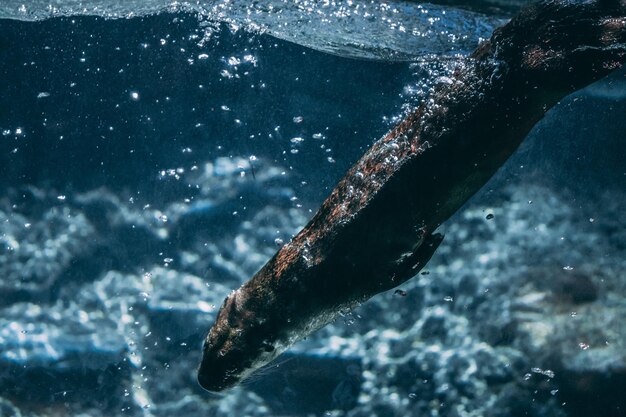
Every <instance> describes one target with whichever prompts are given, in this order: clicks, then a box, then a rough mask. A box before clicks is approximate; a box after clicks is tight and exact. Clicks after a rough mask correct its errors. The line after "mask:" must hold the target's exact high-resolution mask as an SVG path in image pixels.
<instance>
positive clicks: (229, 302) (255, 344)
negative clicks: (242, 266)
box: [198, 288, 284, 392]
mask: <svg viewBox="0 0 626 417" xmlns="http://www.w3.org/2000/svg"><path fill="white" fill-rule="evenodd" d="M250 304H251V303H250V302H247V297H246V296H245V290H243V289H241V288H240V289H239V290H237V291H234V292H233V293H231V294H230V295H229V296H228V297H227V298H226V300H225V301H224V304H223V305H222V308H221V309H220V311H219V313H218V315H217V318H216V320H215V324H214V325H213V327H212V328H211V330H210V331H209V334H208V335H207V337H206V339H205V341H204V347H203V352H202V362H201V363H200V368H199V369H198V382H199V383H200V385H201V386H202V387H203V388H204V389H206V390H207V391H211V392H219V391H224V390H226V389H229V388H232V387H234V386H235V385H237V384H238V383H239V382H241V381H242V380H244V379H245V378H247V377H248V376H249V375H250V374H252V373H253V372H254V371H256V370H257V369H259V368H261V367H262V366H263V365H266V364H267V363H269V362H271V361H272V360H273V359H275V358H276V357H277V356H278V355H279V354H280V353H282V351H283V350H284V349H277V348H276V344H275V343H274V342H273V341H274V340H275V339H274V338H271V335H272V333H273V332H272V331H271V328H272V327H273V326H271V322H272V321H271V320H267V318H266V317H265V316H264V315H263V314H261V312H260V311H259V310H258V309H257V308H251V307H254V306H251V305H250Z"/></svg>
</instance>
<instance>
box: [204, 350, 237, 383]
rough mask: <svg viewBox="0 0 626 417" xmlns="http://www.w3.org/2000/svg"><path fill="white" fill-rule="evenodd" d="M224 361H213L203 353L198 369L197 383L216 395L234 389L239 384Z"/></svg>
mask: <svg viewBox="0 0 626 417" xmlns="http://www.w3.org/2000/svg"><path fill="white" fill-rule="evenodd" d="M225 362H226V361H225V359H224V358H223V360H221V361H218V360H213V359H212V358H211V357H210V355H208V354H207V352H206V351H205V352H204V355H203V357H202V362H200V367H199V368H198V383H199V384H200V386H201V387H202V388H204V389H205V390H207V391H209V392H212V393H217V392H222V391H224V390H227V389H229V388H232V387H234V386H235V385H237V383H238V382H239V378H237V376H236V372H234V371H233V370H229V369H228V367H227V366H226V363H225Z"/></svg>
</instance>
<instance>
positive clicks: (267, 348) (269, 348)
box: [263, 343, 274, 353]
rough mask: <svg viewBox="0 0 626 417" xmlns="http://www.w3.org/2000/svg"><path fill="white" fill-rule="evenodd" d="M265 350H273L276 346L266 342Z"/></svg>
mask: <svg viewBox="0 0 626 417" xmlns="http://www.w3.org/2000/svg"><path fill="white" fill-rule="evenodd" d="M263 350H264V351H266V352H268V353H269V352H273V351H274V346H272V345H270V344H267V343H266V344H264V345H263Z"/></svg>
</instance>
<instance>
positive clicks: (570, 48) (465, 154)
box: [198, 0, 626, 391]
mask: <svg viewBox="0 0 626 417" xmlns="http://www.w3.org/2000/svg"><path fill="white" fill-rule="evenodd" d="M625 61H626V1H624V0H592V1H572V0H567V1H566V0H559V1H555V0H552V1H542V2H540V3H538V4H535V5H533V6H530V7H528V8H526V9H524V10H522V11H521V12H520V13H519V14H518V15H517V16H516V17H514V18H513V19H512V20H511V21H510V22H509V23H507V24H506V25H504V26H502V27H501V28H499V29H497V30H496V31H495V32H494V34H493V36H492V37H491V38H490V39H489V40H487V41H485V42H484V43H483V44H481V45H480V46H479V47H478V49H477V50H476V51H474V53H473V54H472V55H470V56H469V57H468V58H467V59H466V60H464V62H463V64H462V65H460V66H459V67H458V68H457V69H456V70H455V72H454V74H453V75H452V77H451V78H449V79H445V80H442V82H441V84H439V85H438V86H437V87H436V88H435V89H434V90H433V92H432V94H431V95H430V97H429V98H428V99H427V100H426V101H425V102H424V103H422V104H421V105H420V106H419V107H418V108H417V109H416V110H415V111H414V112H412V113H411V114H409V115H408V116H407V117H406V118H405V119H404V120H403V121H402V122H401V123H400V124H399V125H398V126H396V127H395V128H394V129H392V130H391V131H390V132H389V133H388V134H387V135H386V136H385V137H383V138H382V139H381V140H379V141H378V142H377V143H375V144H374V145H373V146H372V147H371V148H370V149H369V150H368V151H367V152H366V153H365V155H364V156H363V157H362V158H361V159H360V160H359V161H358V162H357V163H356V164H355V165H354V166H353V167H352V168H351V169H350V170H349V171H348V173H347V174H346V175H345V177H344V178H343V179H342V180H341V181H340V182H339V184H338V185H337V187H336V188H335V189H334V190H333V191H332V192H331V194H330V196H329V197H328V198H327V199H326V200H325V201H324V203H323V204H322V206H321V207H320V209H319V211H318V212H317V213H316V214H315V215H314V216H313V218H312V219H311V221H310V222H309V223H308V224H307V225H306V226H305V227H304V229H303V230H302V231H301V232H300V233H299V234H298V235H297V236H295V237H294V238H293V240H292V241H291V242H289V243H288V244H286V245H285V246H283V247H282V248H281V249H280V250H279V251H278V253H276V255H275V256H274V257H273V258H272V259H271V260H270V261H268V262H267V264H266V265H265V266H263V268H261V270H260V271H259V272H257V273H256V274H255V275H254V277H253V278H252V279H250V280H249V281H248V282H246V283H245V284H243V286H242V287H241V288H239V289H238V290H236V291H234V292H233V293H231V294H230V295H229V296H228V297H227V298H226V300H225V301H224V304H223V305H222V307H221V309H220V311H219V313H218V315H217V318H216V321H215V324H214V325H213V327H212V328H211V330H210V331H209V334H208V335H207V337H206V340H205V342H204V346H203V356H202V361H201V364H200V367H199V370H198V381H199V383H200V385H201V386H202V387H204V388H205V389H207V390H209V391H222V390H225V389H228V388H230V387H233V386H234V385H236V384H237V383H239V382H240V381H241V380H243V379H245V378H246V377H247V376H249V375H250V374H251V373H253V372H254V371H255V370H257V369H259V368H260V367H262V366H263V365H265V364H267V363H268V362H270V361H272V360H273V359H274V358H276V357H277V356H278V355H279V354H281V353H282V352H284V351H285V350H286V349H288V348H289V346H291V345H292V344H293V343H295V342H297V341H298V340H300V339H302V338H303V337H305V336H306V335H308V334H310V333H311V332H313V331H315V330H316V329H319V328H320V327H322V326H324V325H326V324H327V323H329V322H331V321H332V320H333V319H334V318H335V317H336V316H337V314H338V313H339V312H342V311H346V310H349V309H351V308H353V307H354V306H356V305H358V304H359V303H362V302H364V301H365V300H367V299H369V298H370V297H372V296H373V295H375V294H377V293H380V292H382V291H386V290H389V289H391V288H393V287H396V286H397V285H399V284H401V283H403V282H404V281H406V280H408V279H409V278H411V277H412V276H414V275H415V274H416V273H417V272H418V271H419V270H420V269H421V268H422V267H423V266H424V265H425V264H426V262H428V260H429V259H430V257H431V256H432V254H433V253H434V251H435V249H436V248H437V246H438V245H439V243H440V242H441V240H442V238H443V237H442V236H441V235H439V234H436V233H434V232H435V230H436V229H437V227H438V226H439V225H440V224H441V223H442V222H444V221H445V220H446V219H448V218H449V217H450V216H451V215H452V214H454V213H455V212H456V211H457V210H458V209H459V208H460V207H461V206H462V205H463V204H464V203H465V202H466V201H467V200H468V199H469V198H470V197H471V196H472V195H473V194H474V193H475V192H476V191H478V189H480V187H482V186H483V185H484V184H485V182H486V181H487V180H488V179H489V178H490V177H491V176H492V175H493V174H494V173H495V171H496V170H497V169H498V168H499V167H500V166H501V165H502V164H503V163H504V162H505V161H506V160H507V158H508V157H509V156H510V155H511V154H512V153H513V152H514V151H515V149H516V148H517V147H518V145H519V144H520V143H521V142H522V140H523V139H524V138H525V137H526V135H527V134H528V132H529V131H530V129H531V128H532V127H533V126H534V125H535V124H536V123H537V122H538V121H539V120H540V119H541V118H542V117H543V115H544V114H545V112H546V111H547V110H548V109H550V108H551V107H552V106H554V105H555V104H556V103H557V102H558V101H559V100H560V99H561V98H563V97H565V96H566V95H568V94H570V93H571V92H573V91H576V90H578V89H580V88H582V87H584V86H586V85H588V84H590V83H592V82H593V81H596V80H598V79H600V78H602V77H604V76H605V75H607V74H608V73H610V72H611V71H612V70H614V69H617V68H619V67H621V66H622V65H623V64H624V62H625Z"/></svg>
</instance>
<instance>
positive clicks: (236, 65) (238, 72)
mask: <svg viewBox="0 0 626 417" xmlns="http://www.w3.org/2000/svg"><path fill="white" fill-rule="evenodd" d="M208 57H209V56H208V55H207V54H200V55H199V56H198V58H199V59H206V58H208ZM222 62H223V64H224V68H223V69H222V70H221V71H220V75H221V76H222V77H223V78H226V79H233V78H235V79H240V78H241V77H242V75H243V76H246V75H250V68H251V67H252V68H256V66H257V65H258V60H257V57H256V56H254V55H253V54H250V53H244V54H243V55H242V56H240V57H238V56H234V55H233V56H230V57H223V58H222Z"/></svg>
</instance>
